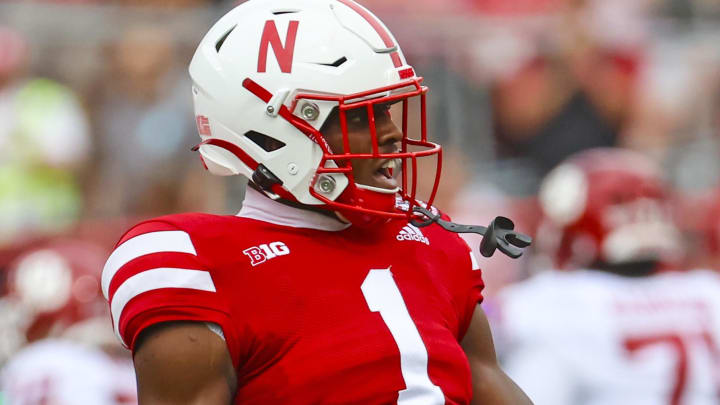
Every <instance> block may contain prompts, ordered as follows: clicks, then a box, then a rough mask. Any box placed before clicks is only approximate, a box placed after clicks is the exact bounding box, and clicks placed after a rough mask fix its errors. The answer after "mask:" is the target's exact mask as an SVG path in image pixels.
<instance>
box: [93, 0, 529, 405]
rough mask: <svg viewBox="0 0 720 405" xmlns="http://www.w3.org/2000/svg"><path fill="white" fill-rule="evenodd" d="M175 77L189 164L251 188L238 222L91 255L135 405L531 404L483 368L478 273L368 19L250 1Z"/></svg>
mask: <svg viewBox="0 0 720 405" xmlns="http://www.w3.org/2000/svg"><path fill="white" fill-rule="evenodd" d="M190 75H191V77H192V80H193V87H192V92H193V95H194V102H195V113H196V120H197V125H198V131H199V133H200V136H201V138H202V142H201V143H200V144H199V145H198V146H197V148H196V150H197V151H198V152H199V153H200V156H201V158H202V161H203V163H204V165H205V167H206V168H207V169H208V170H209V171H210V172H212V173H214V174H219V175H237V174H240V175H243V176H245V177H247V178H248V179H249V180H250V183H249V187H248V189H247V193H246V197H245V200H244V203H243V207H242V210H241V211H240V213H239V214H238V215H237V216H215V215H205V214H184V215H171V216H166V217H160V218H156V219H153V220H149V221H146V222H143V223H141V224H139V225H137V226H135V227H134V228H132V229H131V230H130V231H128V232H127V233H126V234H125V235H124V236H123V237H122V238H121V240H120V241H119V243H118V244H117V246H116V249H115V251H114V252H113V253H112V255H111V256H110V258H109V259H108V261H107V264H106V265H105V268H104V270H103V277H102V278H103V280H102V286H103V290H104V293H105V296H106V297H107V298H108V299H109V301H110V307H111V312H112V318H113V322H114V327H115V332H116V334H117V335H118V337H119V338H120V339H122V341H123V342H124V344H125V345H126V346H127V347H128V348H130V349H131V350H132V351H133V354H134V362H135V369H136V372H137V379H138V393H139V399H140V403H143V404H168V403H172V404H230V403H235V404H247V405H251V404H263V405H264V404H330V403H334V404H391V403H398V404H423V405H433V404H470V403H471V401H473V402H472V403H492V404H513V405H515V404H523V403H529V400H528V399H527V397H525V395H524V394H523V393H522V392H521V391H520V390H519V389H518V388H517V386H516V385H515V384H514V383H513V382H512V381H511V380H510V379H508V377H507V376H506V375H505V374H504V373H503V371H502V370H501V369H500V368H499V367H498V364H497V361H496V357H495V352H494V348H493V343H492V340H491V338H490V332H489V328H488V324H487V321H486V318H485V316H484V314H483V311H482V309H481V308H479V307H478V303H479V302H480V301H481V300H482V296H481V291H482V288H483V282H482V278H481V272H480V270H479V267H478V264H477V261H476V260H475V258H474V256H473V255H472V252H471V250H470V248H469V247H468V246H467V245H466V244H465V243H464V242H463V241H462V240H461V239H460V238H459V237H458V236H457V234H456V233H453V232H448V231H447V230H445V229H443V226H440V225H441V224H444V226H445V227H448V228H452V225H448V223H447V222H443V221H446V220H447V217H444V216H441V214H439V212H438V211H437V210H435V209H434V208H432V206H431V203H432V199H433V195H434V194H435V190H436V189H437V185H438V179H439V175H440V160H441V148H440V146H439V145H436V144H433V143H431V142H429V141H428V140H427V135H426V132H425V95H426V92H427V88H426V87H424V86H423V85H422V79H421V78H419V77H418V76H416V73H415V71H414V70H413V68H412V67H411V66H409V65H408V64H407V62H406V60H405V57H404V56H403V54H402V51H401V50H400V48H399V46H398V44H397V42H396V40H395V38H394V37H393V36H392V34H391V33H390V32H389V31H388V29H387V28H386V27H385V25H383V23H382V22H381V21H380V20H379V19H378V18H377V17H376V16H374V15H373V14H372V13H371V12H369V11H368V10H367V9H365V8H363V7H362V6H360V5H358V4H357V3H355V2H353V1H352V0H296V1H287V0H250V1H248V2H245V3H243V4H241V5H240V6H238V7H236V8H235V9H233V10H232V11H230V12H229V13H228V14H226V15H225V16H224V17H222V18H221V19H220V20H219V21H218V22H217V23H216V24H215V25H214V26H213V27H212V28H211V29H210V31H209V32H208V33H207V35H206V36H205V38H204V39H203V40H202V41H201V43H200V45H199V47H198V49H197V51H196V53H195V56H194V57H193V60H192V62H191V64H190ZM412 118H417V120H416V121H413V120H412ZM414 131H415V132H414ZM411 133H415V134H416V135H415V136H411V135H410V134H411ZM420 158H428V159H435V163H436V165H437V170H436V175H435V177H434V178H433V179H430V181H432V182H434V183H433V184H434V187H433V188H434V190H433V192H432V193H431V194H433V195H430V196H429V197H430V198H429V201H428V204H426V205H425V204H421V203H420V202H419V201H417V199H416V196H415V194H416V188H417V184H418V183H417V182H418V179H417V178H416V177H417V173H418V170H417V160H418V159H420ZM418 210H420V211H422V212H424V213H425V216H422V218H421V219H422V221H419V220H418V217H415V212H416V211H418ZM411 220H412V221H411ZM423 225H426V226H423ZM473 385H474V387H473ZM473 388H474V389H473ZM471 398H472V399H471Z"/></svg>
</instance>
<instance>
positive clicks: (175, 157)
mask: <svg viewBox="0 0 720 405" xmlns="http://www.w3.org/2000/svg"><path fill="white" fill-rule="evenodd" d="M361 3H363V4H365V5H366V6H368V7H369V8H371V9H372V10H374V11H375V12H376V13H377V14H378V16H380V17H381V18H382V19H383V20H384V22H385V23H386V24H387V25H388V26H389V27H391V28H392V29H393V32H394V33H395V35H396V36H397V37H398V41H399V42H400V43H401V44H403V49H404V51H405V54H406V57H407V59H408V61H409V63H410V64H412V65H414V66H415V68H416V70H417V71H418V72H420V74H422V75H423V76H424V77H425V82H426V84H427V85H428V86H429V87H430V89H431V93H430V96H429V99H428V100H429V103H430V107H429V122H430V134H431V136H432V137H434V139H435V140H437V141H439V142H440V143H442V144H443V146H444V148H445V153H446V158H445V159H444V162H445V166H444V168H443V180H442V182H441V189H440V194H439V195H438V197H437V199H436V202H437V205H438V206H440V207H441V208H442V209H444V210H445V211H447V212H448V213H450V214H451V215H452V216H453V218H454V219H455V220H456V221H457V222H461V223H477V224H482V225H485V224H487V222H489V221H490V220H491V219H492V218H493V217H494V216H496V215H505V216H508V217H510V218H513V219H514V220H515V222H516V224H517V228H518V229H520V230H521V231H523V232H526V233H529V234H530V235H533V236H535V237H536V238H537V237H538V234H537V229H538V226H539V222H540V221H539V219H540V217H541V215H540V206H539V203H538V198H537V194H538V190H539V187H540V184H541V180H542V178H543V177H544V176H545V175H546V174H547V173H548V172H550V171H551V170H552V169H553V168H555V167H556V166H557V165H558V163H560V162H561V161H563V160H564V159H566V158H567V157H569V156H571V155H573V154H575V153H577V152H580V151H583V150H586V149H590V148H596V147H619V148H624V149H630V150H633V151H635V152H638V153H640V154H642V155H645V156H646V157H648V158H650V159H652V160H654V161H655V162H657V164H659V165H660V167H661V168H662V169H663V173H664V177H665V178H666V180H667V181H668V184H669V185H670V186H671V201H672V203H673V204H672V206H673V215H674V218H675V219H676V221H677V224H679V226H680V229H681V231H682V235H683V242H681V243H682V244H683V245H682V249H683V250H684V251H685V254H684V257H683V262H682V264H681V265H680V266H681V267H683V268H697V267H706V268H711V269H715V270H718V271H720V46H718V44H720V1H717V0H634V1H626V0H512V1H511V0H444V1H436V0H416V1H402V2H401V1H388V0H365V1H361ZM233 4H234V2H232V1H210V0H152V1H151V0H143V1H137V0H115V1H111V0H54V1H51V0H47V1H39V0H36V1H32V0H24V1H23V0H17V1H5V2H2V3H0V271H1V272H0V289H1V291H2V296H3V297H4V298H2V299H0V306H3V307H5V308H12V310H11V311H7V310H5V311H2V310H0V312H8V313H7V314H2V313H0V322H6V323H7V322H10V323H13V324H14V325H15V326H14V328H15V329H13V334H9V333H7V332H8V329H7V328H5V327H0V329H3V330H4V335H1V336H0V363H3V362H5V361H7V359H8V358H9V357H11V355H12V354H13V353H14V352H15V351H16V350H18V349H19V348H20V347H22V346H23V345H25V344H26V343H27V342H31V341H35V340H38V339H42V338H47V337H49V336H60V335H62V334H64V333H66V332H67V331H68V329H71V328H69V327H70V326H71V325H74V324H76V323H77V321H78V320H81V319H82V320H87V319H92V318H94V317H95V316H96V315H97V314H96V313H92V314H75V316H74V317H73V318H72V319H70V318H62V321H61V322H59V323H57V324H54V326H53V325H51V324H47V325H44V326H42V328H41V329H40V330H38V329H37V328H39V326H36V325H35V326H33V325H34V323H33V322H34V319H36V318H42V317H43V316H44V317H46V318H48V317H58V318H61V317H59V314H60V313H61V312H62V313H64V312H66V311H70V310H69V309H68V308H70V304H67V303H68V302H70V301H72V300H73V299H74V300H75V301H78V300H79V301H78V302H81V303H86V304H84V306H85V307H87V306H88V305H89V304H87V303H90V302H96V301H97V300H100V301H101V300H102V297H101V293H100V290H99V284H98V283H99V272H100V267H102V262H103V260H102V259H97V260H95V259H93V258H91V257H88V258H87V260H85V262H86V263H85V264H84V265H87V263H89V262H91V263H93V264H92V265H94V266H100V267H98V268H97V271H96V272H95V273H93V272H82V271H80V270H78V268H81V267H83V265H79V264H76V263H73V262H71V259H73V260H75V259H78V258H77V255H78V254H77V253H70V254H69V253H68V252H69V251H73V252H94V253H88V256H92V255H94V254H96V253H97V252H98V251H99V252H100V253H99V254H96V256H98V257H102V256H103V255H106V254H107V253H108V252H109V251H110V250H111V248H112V246H113V244H114V243H115V242H116V241H117V240H118V239H119V237H120V236H121V235H120V232H122V230H123V229H126V228H127V227H128V225H130V224H132V223H135V222H137V221H138V220H139V219H143V218H149V217H152V216H156V215H161V214H169V213H176V212H183V211H203V212H212V213H219V214H232V213H235V212H237V211H238V210H239V209H240V203H239V202H240V201H242V198H243V190H244V184H243V182H242V180H240V179H239V178H213V177H211V176H210V175H208V174H206V173H205V172H204V171H203V170H202V165H201V162H200V159H198V157H197V156H194V154H193V152H191V151H190V149H191V147H192V146H193V145H194V144H195V143H197V140H198V139H199V138H198V137H197V135H196V127H195V123H194V120H193V114H192V105H191V97H190V82H189V77H188V75H187V72H186V68H187V65H188V63H189V60H190V57H191V55H192V51H193V50H194V48H195V46H196V44H197V42H198V41H199V39H200V37H201V35H202V33H203V32H204V31H205V30H206V29H207V27H208V26H209V25H210V23H211V22H212V21H213V20H214V19H215V18H216V17H217V16H219V15H221V14H222V13H224V12H225V11H227V10H228V9H229V8H230V7H232V5H233ZM418 27H422V29H418ZM471 242H472V243H475V242H476V241H475V242H473V241H472V240H471ZM80 245H82V246H84V247H83V248H79V249H78V246H80ZM73 249H74V250H73ZM37 252H41V253H43V252H44V253H43V254H45V256H42V255H41V256H37V255H36V256H32V255H33V254H37ZM53 255H54V256H53ZM79 255H81V256H83V255H84V254H83V253H80V254H79ZM28 256H31V257H30V258H31V259H32V260H30V261H28ZM539 257H540V254H539V253H538V254H533V253H531V254H529V255H526V257H525V258H524V259H522V260H518V261H512V260H510V259H507V258H502V257H495V258H492V259H489V260H486V261H485V262H484V264H483V266H482V267H483V268H484V269H486V270H485V279H486V285H487V290H486V293H485V295H486V297H487V300H488V301H487V305H488V306H487V311H488V312H489V313H490V314H491V315H492V311H493V307H492V303H493V297H494V296H495V295H496V294H497V293H498V291H499V290H501V289H502V288H503V287H505V286H508V285H511V284H513V283H515V282H517V281H520V280H522V279H525V278H527V277H528V276H529V275H531V274H533V273H535V272H537V271H538V269H539V268H540V267H542V266H543V262H542V261H541V260H539ZM69 258H71V259H69ZM33 260H34V261H33ZM93 260H95V261H93ZM22 263H24V264H22ZM28 263H29V264H28ZM38 263H41V264H43V266H44V267H48V265H47V264H48V263H50V264H53V266H54V267H53V266H49V268H51V269H50V270H37V267H38ZM43 266H40V267H43ZM22 268H24V269H26V270H27V269H30V273H28V274H29V275H27V276H19V275H18V274H20V272H19V270H18V269H22ZM33 269H36V270H33ZM63 269H64V270H63ZM33 271H35V273H33ZM93 274H94V275H93ZM53 277H55V279H57V282H55V283H54V284H52V283H50V284H51V285H50V286H46V287H45V289H44V290H43V291H41V292H40V293H37V292H35V293H33V292H32V291H33V290H34V288H30V287H31V286H36V285H39V284H47V282H46V280H49V279H53ZM93 277H94V278H93ZM17 280H25V281H22V282H20V283H19V284H18V281H17ZM82 280H84V281H82ZM23 283H24V284H23ZM77 283H85V284H84V285H85V287H82V286H81V287H78V285H80V284H77ZM88 283H89V284H88ZM93 283H95V284H93ZM96 284H97V285H96ZM88 285H90V287H88ZM18 286H20V287H18ZM23 286H24V287H23ZM93 286H95V287H93ZM61 288H66V289H68V291H69V292H68V293H59V292H58V291H59V289H61ZM88 288H89V291H88ZM93 288H94V289H93ZM28 291H31V292H28ZM42 293H45V295H46V297H45V296H43V295H42ZM23 294H25V295H23ZM27 294H30V295H29V296H28V295H27ZM58 294H60V295H62V294H65V295H62V296H61V297H59V298H58V297H57V295H58ZM43 300H45V301H47V300H50V301H52V302H51V303H50V304H47V302H45V301H43ZM53 300H55V301H53ZM62 300H65V301H62ZM56 301H57V302H56ZM23 305H24V307H22V308H23V309H22V310H20V309H18V308H20V307H21V306H23ZM46 305H49V306H46ZM100 312H102V311H100ZM18 314H22V315H18ZM102 316H106V314H103V315H102ZM23 317H24V318H23ZM5 318H8V319H5ZM10 318H12V319H10ZM16 318H22V319H16ZM491 318H492V316H491ZM48 319H49V318H48ZM105 319H109V317H107V318H105ZM18 325H19V326H18ZM99 329H102V327H100V328H99ZM99 329H95V330H96V331H98V330H99ZM109 332H110V336H109V338H108V340H109V341H113V339H112V336H111V335H112V331H111V330H109ZM99 334H100V333H99V332H98V335H99ZM5 335H7V336H5ZM11 335H12V336H11ZM107 344H108V342H107V341H105V342H104V343H103V344H102V345H100V346H103V345H105V346H104V347H105V348H104V349H103V350H104V351H105V352H108V350H107V347H106V346H107ZM96 346H97V344H96ZM110 351H111V352H113V353H114V351H113V350H110ZM113 356H116V354H113ZM120 357H122V355H120ZM121 399H123V400H124V401H132V398H130V399H128V398H127V397H121ZM86 403H90V402H86Z"/></svg>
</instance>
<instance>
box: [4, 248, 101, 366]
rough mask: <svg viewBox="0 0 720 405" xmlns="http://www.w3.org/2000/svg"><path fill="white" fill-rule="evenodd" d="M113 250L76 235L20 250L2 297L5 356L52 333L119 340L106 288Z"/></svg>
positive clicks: (87, 339) (91, 339)
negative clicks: (103, 274) (104, 276)
mask: <svg viewBox="0 0 720 405" xmlns="http://www.w3.org/2000/svg"><path fill="white" fill-rule="evenodd" d="M107 255H108V252H107V251H106V250H105V249H102V248H100V247H98V246H97V245H95V244H93V243H90V242H87V241H80V240H72V239H64V240H55V241H51V242H43V243H39V244H36V245H31V246H30V247H29V248H27V249H25V250H24V251H23V252H22V253H20V254H19V255H17V257H16V258H15V259H14V260H13V261H12V262H11V264H10V265H9V267H8V272H7V280H6V282H7V286H6V294H5V296H3V297H2V298H0V342H1V343H0V357H3V358H4V357H5V356H8V355H10V354H12V353H13V352H14V351H15V350H17V349H18V348H19V347H21V346H22V345H24V344H25V343H29V342H32V341H35V340H38V339H42V338H46V337H57V336H63V337H69V338H72V339H75V340H80V341H83V342H85V343H90V344H95V345H104V344H107V343H111V342H114V337H113V334H112V327H111V326H110V324H109V322H108V320H107V319H108V308H107V304H106V303H105V301H104V299H103V296H102V291H101V289H100V269H102V266H103V263H104V262H105V258H106V257H107Z"/></svg>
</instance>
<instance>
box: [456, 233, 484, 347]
mask: <svg viewBox="0 0 720 405" xmlns="http://www.w3.org/2000/svg"><path fill="white" fill-rule="evenodd" d="M458 239H460V241H461V244H462V248H463V249H462V250H463V252H464V253H463V254H462V255H461V257H460V258H459V259H461V260H460V265H459V267H460V268H461V270H462V273H461V274H462V275H463V276H464V277H462V278H463V279H464V282H463V284H464V290H465V297H466V298H465V300H464V301H461V302H462V305H463V312H462V314H463V316H462V317H461V319H460V339H462V337H463V336H464V335H465V332H466V331H467V329H468V327H469V326H470V320H471V319H472V315H473V313H474V312H475V307H477V305H478V304H480V303H482V302H483V289H484V288H485V282H484V281H483V277H482V270H481V269H480V265H479V264H478V261H477V258H476V257H475V253H474V252H473V251H472V249H471V248H470V246H468V244H467V243H466V242H465V241H464V240H463V239H462V238H459V237H458Z"/></svg>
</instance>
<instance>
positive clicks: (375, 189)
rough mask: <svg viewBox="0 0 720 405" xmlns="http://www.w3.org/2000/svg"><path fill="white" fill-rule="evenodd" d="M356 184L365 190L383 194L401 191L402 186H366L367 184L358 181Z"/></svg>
mask: <svg viewBox="0 0 720 405" xmlns="http://www.w3.org/2000/svg"><path fill="white" fill-rule="evenodd" d="M355 186H356V187H357V188H360V189H363V190H368V191H374V192H376V193H382V194H395V193H398V192H400V187H395V188H380V187H373V186H366V185H365V184H357V183H355Z"/></svg>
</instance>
